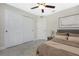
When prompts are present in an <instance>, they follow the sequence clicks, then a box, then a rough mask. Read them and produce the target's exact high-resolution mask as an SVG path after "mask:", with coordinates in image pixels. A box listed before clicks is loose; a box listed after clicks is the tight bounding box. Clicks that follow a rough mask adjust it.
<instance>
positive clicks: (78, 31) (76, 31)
mask: <svg viewBox="0 0 79 59" xmlns="http://www.w3.org/2000/svg"><path fill="white" fill-rule="evenodd" d="M57 32H59V33H74V34H79V30H57Z"/></svg>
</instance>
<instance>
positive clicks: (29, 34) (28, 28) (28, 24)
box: [23, 16, 35, 42]
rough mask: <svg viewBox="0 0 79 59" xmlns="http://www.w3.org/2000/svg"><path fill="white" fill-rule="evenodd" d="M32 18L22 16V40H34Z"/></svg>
mask: <svg viewBox="0 0 79 59" xmlns="http://www.w3.org/2000/svg"><path fill="white" fill-rule="evenodd" d="M34 28H35V24H34V20H33V19H31V18H28V17H26V16H23V31H24V32H23V42H27V41H31V40H34V37H35V35H34V33H35V32H34Z"/></svg>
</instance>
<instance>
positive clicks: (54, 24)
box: [47, 6, 79, 36]
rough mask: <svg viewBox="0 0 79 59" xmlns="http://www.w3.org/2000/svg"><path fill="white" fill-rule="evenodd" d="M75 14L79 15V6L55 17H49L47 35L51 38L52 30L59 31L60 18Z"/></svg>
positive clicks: (56, 14)
mask: <svg viewBox="0 0 79 59" xmlns="http://www.w3.org/2000/svg"><path fill="white" fill-rule="evenodd" d="M73 14H79V6H75V7H72V8H69V9H66V10H63V11H60V12H57V13H55V14H53V15H50V16H47V32H48V34H47V35H48V36H49V35H50V33H51V31H52V30H53V31H57V28H58V19H59V17H64V16H68V15H73ZM73 29H74V28H73Z"/></svg>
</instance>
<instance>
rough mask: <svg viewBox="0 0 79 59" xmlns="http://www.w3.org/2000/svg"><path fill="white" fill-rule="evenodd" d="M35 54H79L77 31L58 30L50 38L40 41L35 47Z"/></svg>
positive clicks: (78, 34) (78, 33)
mask: <svg viewBox="0 0 79 59" xmlns="http://www.w3.org/2000/svg"><path fill="white" fill-rule="evenodd" d="M67 33H69V36H67ZM67 37H68V40H67ZM36 54H37V55H39V56H79V32H76V30H73V31H72V30H64V31H63V30H59V31H58V32H57V34H56V36H55V37H54V38H53V39H52V40H49V41H47V42H44V43H42V44H41V45H40V46H39V47H38V48H37V51H36Z"/></svg>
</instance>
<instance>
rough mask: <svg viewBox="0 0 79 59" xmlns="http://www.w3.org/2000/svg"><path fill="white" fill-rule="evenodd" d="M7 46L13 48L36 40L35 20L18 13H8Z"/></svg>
mask: <svg viewBox="0 0 79 59" xmlns="http://www.w3.org/2000/svg"><path fill="white" fill-rule="evenodd" d="M5 23H6V24H5V46H6V47H11V46H15V45H18V44H21V43H24V42H27V41H30V40H33V39H34V34H33V33H34V32H32V30H33V28H34V27H33V20H32V19H29V18H27V17H24V16H22V15H20V14H18V13H17V12H16V11H11V10H7V11H6V21H5Z"/></svg>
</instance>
